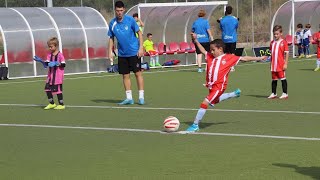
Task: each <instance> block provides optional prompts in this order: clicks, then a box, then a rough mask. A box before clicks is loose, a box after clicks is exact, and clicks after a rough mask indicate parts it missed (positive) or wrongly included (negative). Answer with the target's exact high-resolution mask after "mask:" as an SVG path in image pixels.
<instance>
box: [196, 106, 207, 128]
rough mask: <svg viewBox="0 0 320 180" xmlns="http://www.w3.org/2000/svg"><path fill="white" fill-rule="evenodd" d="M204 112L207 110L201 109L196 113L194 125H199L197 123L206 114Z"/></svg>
mask: <svg viewBox="0 0 320 180" xmlns="http://www.w3.org/2000/svg"><path fill="white" fill-rule="evenodd" d="M206 111H207V109H203V108H200V109H199V110H198V113H197V115H196V118H195V119H194V122H193V123H194V124H199V122H200V121H201V120H202V118H203V116H204V115H205V114H206Z"/></svg>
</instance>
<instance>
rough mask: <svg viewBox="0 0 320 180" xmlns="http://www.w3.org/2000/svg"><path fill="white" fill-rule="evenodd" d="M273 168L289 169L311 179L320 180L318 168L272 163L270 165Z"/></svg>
mask: <svg viewBox="0 0 320 180" xmlns="http://www.w3.org/2000/svg"><path fill="white" fill-rule="evenodd" d="M272 165H274V166H278V167H284V168H291V169H293V170H295V172H297V173H300V174H303V175H306V176H310V177H312V178H313V179H320V167H315V166H311V167H299V166H297V165H293V164H284V163H274V164H272Z"/></svg>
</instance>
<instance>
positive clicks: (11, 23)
mask: <svg viewBox="0 0 320 180" xmlns="http://www.w3.org/2000/svg"><path fill="white" fill-rule="evenodd" d="M0 31H1V36H2V41H3V50H4V53H3V54H4V57H5V65H6V66H7V67H9V75H10V77H11V78H18V77H36V76H43V75H45V74H46V73H47V70H46V69H44V68H43V66H42V65H41V64H40V63H36V62H35V61H33V56H35V55H37V56H39V57H41V58H46V55H47V53H48V48H47V40H48V39H49V38H50V37H57V38H58V39H59V42H60V46H59V50H60V51H61V52H63V55H64V56H65V59H66V60H67V68H66V69H65V71H66V74H76V73H85V72H92V71H101V70H105V67H106V65H103V64H104V63H106V62H107V61H106V60H105V59H106V57H107V51H106V49H107V43H106V32H107V31H108V24H107V22H106V21H105V19H104V18H103V16H102V15H101V14H100V13H99V12H98V11H96V10H95V9H93V8H89V7H53V8H0ZM102 59H104V60H102ZM101 68H103V69H101Z"/></svg>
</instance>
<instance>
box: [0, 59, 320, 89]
mask: <svg viewBox="0 0 320 180" xmlns="http://www.w3.org/2000/svg"><path fill="white" fill-rule="evenodd" d="M310 60H313V59H311V58H310V59H308V60H291V61H290V62H304V61H306V62H308V61H310ZM314 60H316V59H314ZM266 64H269V63H262V62H256V63H249V64H247V63H244V64H239V65H237V66H236V67H241V66H252V65H266ZM190 67H192V66H190ZM170 68H179V67H176V66H175V67H170ZM191 70H194V68H188V69H175V70H161V69H159V71H151V72H150V71H149V72H144V74H156V73H166V72H179V71H191ZM94 73H96V74H99V73H102V72H91V73H89V74H94ZM83 75H85V74H83ZM70 76H74V74H71V75H70ZM114 76H119V74H109V73H108V74H106V75H100V76H84V77H71V78H65V80H77V79H90V78H102V77H114ZM44 77H45V75H44ZM43 81H44V80H43V79H41V80H32V81H18V82H12V81H11V82H1V83H0V85H7V84H25V83H34V82H43Z"/></svg>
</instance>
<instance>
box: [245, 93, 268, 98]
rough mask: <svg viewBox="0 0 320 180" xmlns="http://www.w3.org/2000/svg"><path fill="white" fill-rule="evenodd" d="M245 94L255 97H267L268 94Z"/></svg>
mask: <svg viewBox="0 0 320 180" xmlns="http://www.w3.org/2000/svg"><path fill="white" fill-rule="evenodd" d="M245 96H250V97H255V98H267V97H268V96H265V95H257V94H249V95H245Z"/></svg>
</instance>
